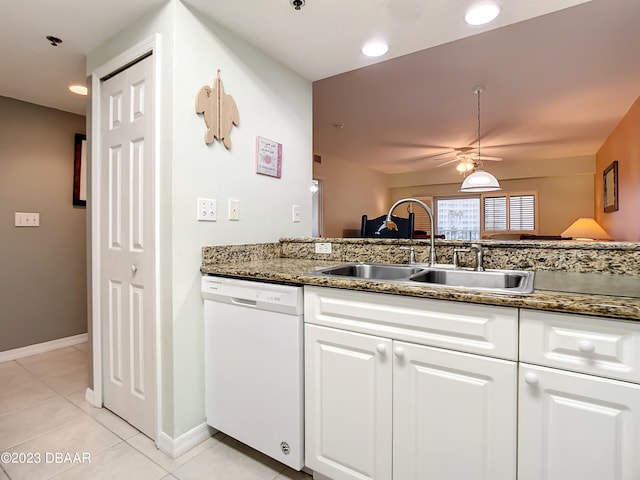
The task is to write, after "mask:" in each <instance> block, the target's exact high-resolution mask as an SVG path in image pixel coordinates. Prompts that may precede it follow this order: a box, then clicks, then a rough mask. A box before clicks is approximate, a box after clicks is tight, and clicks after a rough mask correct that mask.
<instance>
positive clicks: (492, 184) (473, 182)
mask: <svg viewBox="0 0 640 480" xmlns="http://www.w3.org/2000/svg"><path fill="white" fill-rule="evenodd" d="M483 91H484V87H483V86H477V87H473V93H475V94H476V95H477V96H478V159H479V158H481V153H482V152H481V151H480V93H481V92H483ZM474 165H475V166H476V168H475V170H474V171H473V173H471V175H469V176H468V177H466V178H465V179H464V182H462V185H461V186H460V191H461V192H465V193H475V192H494V191H496V190H502V188H501V187H500V184H499V183H498V180H497V179H496V177H494V176H493V175H491V174H490V173H489V172H486V171H484V170H483V169H482V162H481V161H480V160H478V161H474Z"/></svg>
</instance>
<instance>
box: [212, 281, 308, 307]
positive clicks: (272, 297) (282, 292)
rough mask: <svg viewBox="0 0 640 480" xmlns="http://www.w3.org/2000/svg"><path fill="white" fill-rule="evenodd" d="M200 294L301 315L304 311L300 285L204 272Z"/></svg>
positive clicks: (221, 300)
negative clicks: (219, 275) (226, 276)
mask: <svg viewBox="0 0 640 480" xmlns="http://www.w3.org/2000/svg"><path fill="white" fill-rule="evenodd" d="M202 297H203V298H204V299H210V300H216V301H218V302H223V303H233V304H236V305H243V306H246V307H256V308H261V309H263V310H272V311H278V312H282V313H289V314H292V315H301V314H302V311H303V303H302V288H300V287H294V286H291V285H278V284H274V283H263V282H254V281H248V280H237V279H235V278H225V277H215V276H208V275H205V276H203V277H202Z"/></svg>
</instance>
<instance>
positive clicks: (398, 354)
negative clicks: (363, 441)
mask: <svg viewBox="0 0 640 480" xmlns="http://www.w3.org/2000/svg"><path fill="white" fill-rule="evenodd" d="M393 353H395V354H396V357H398V358H404V348H402V347H396V348H395V349H394V350H393Z"/></svg>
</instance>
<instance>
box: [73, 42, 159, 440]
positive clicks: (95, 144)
mask: <svg viewBox="0 0 640 480" xmlns="http://www.w3.org/2000/svg"><path fill="white" fill-rule="evenodd" d="M149 53H152V56H151V58H152V61H153V75H154V83H155V86H154V92H155V93H154V98H153V103H154V112H155V118H154V126H153V130H154V164H155V166H154V169H155V172H156V175H155V179H154V182H155V192H156V195H155V197H156V198H155V200H154V203H155V206H154V211H155V238H156V248H155V259H154V263H155V267H156V268H155V271H156V274H155V277H156V278H155V291H156V298H155V311H156V316H155V319H154V321H153V331H154V336H155V339H154V340H153V342H154V345H155V362H156V365H155V370H156V379H155V381H156V438H155V439H154V440H155V441H156V442H157V439H158V437H159V435H160V433H161V432H162V431H163V430H162V396H161V392H162V389H161V382H160V379H161V378H162V375H161V363H160V321H159V319H160V302H159V298H160V295H159V292H160V285H159V283H160V282H159V280H158V279H159V272H160V268H159V264H160V261H159V258H160V255H159V250H160V249H159V248H158V243H159V239H160V234H159V229H160V227H159V191H160V190H159V183H160V182H159V176H160V171H161V170H160V168H159V158H160V145H159V143H160V134H159V133H160V128H159V125H160V92H161V88H160V62H159V58H160V55H159V53H160V35H159V34H154V35H152V36H151V37H148V38H146V39H145V40H143V41H142V42H140V43H138V44H136V45H134V46H133V47H131V48H129V49H128V50H126V51H125V52H123V53H121V54H120V55H117V56H116V57H114V58H112V59H111V60H109V61H107V62H106V63H104V64H103V65H101V66H100V67H98V68H96V69H95V70H94V71H93V72H91V75H90V78H91V168H90V169H89V172H91V173H90V174H91V179H90V188H91V192H90V195H89V202H88V203H89V206H90V208H91V277H90V282H91V299H90V301H91V333H92V339H91V347H92V360H93V389H91V388H87V392H86V396H85V397H86V400H87V401H88V402H89V403H90V404H91V405H93V406H94V407H102V405H103V398H104V392H103V388H102V383H103V366H102V318H101V314H100V292H101V287H102V285H101V273H102V272H101V268H100V234H99V232H100V229H101V228H102V227H103V225H106V223H105V222H103V221H102V218H101V215H100V211H101V187H100V178H99V175H98V174H97V172H98V171H99V170H98V169H97V168H96V166H97V165H100V162H101V151H102V149H101V137H100V132H101V129H102V125H101V118H102V115H101V113H102V112H101V107H102V105H101V102H100V99H101V94H102V90H101V89H102V81H101V79H103V78H104V77H106V76H107V75H109V74H111V73H113V72H116V71H118V70H120V69H122V68H123V67H126V66H127V65H129V64H131V63H133V62H135V61H136V60H138V59H139V58H141V57H144V56H146V55H148V54H149Z"/></svg>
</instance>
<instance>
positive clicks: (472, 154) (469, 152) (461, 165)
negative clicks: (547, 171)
mask: <svg viewBox="0 0 640 480" xmlns="http://www.w3.org/2000/svg"><path fill="white" fill-rule="evenodd" d="M483 91H484V87H483V86H481V85H480V86H475V87H473V93H475V94H476V95H477V96H478V138H477V142H478V143H477V146H467V147H451V148H449V151H447V152H442V153H436V154H433V155H426V156H421V157H418V158H412V159H407V160H406V161H408V162H417V161H424V160H433V161H439V160H440V161H441V160H447V161H445V162H443V163H441V164H440V165H438V167H443V166H445V165H449V164H451V163H454V162H457V163H458V165H456V169H457V170H458V171H459V172H461V173H466V172H469V171H471V170H474V169H476V168H479V167H481V166H482V162H484V161H489V162H500V161H502V158H501V157H494V156H490V155H484V154H482V153H481V152H480V93H481V92H483ZM434 148H447V147H434Z"/></svg>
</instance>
